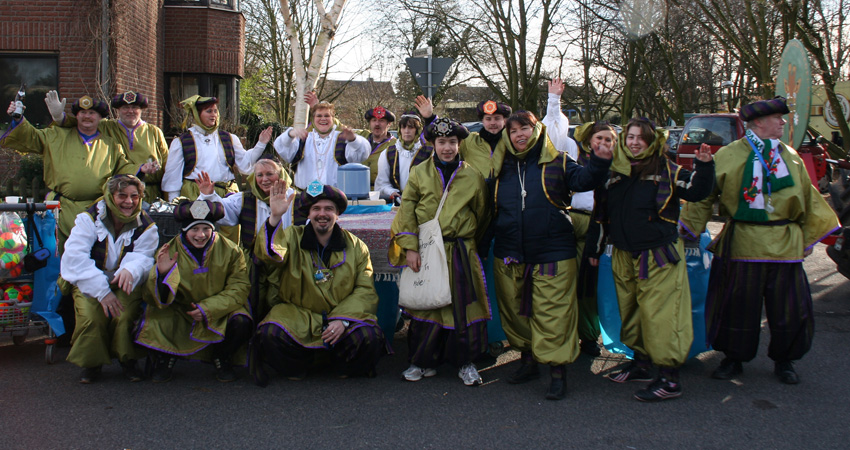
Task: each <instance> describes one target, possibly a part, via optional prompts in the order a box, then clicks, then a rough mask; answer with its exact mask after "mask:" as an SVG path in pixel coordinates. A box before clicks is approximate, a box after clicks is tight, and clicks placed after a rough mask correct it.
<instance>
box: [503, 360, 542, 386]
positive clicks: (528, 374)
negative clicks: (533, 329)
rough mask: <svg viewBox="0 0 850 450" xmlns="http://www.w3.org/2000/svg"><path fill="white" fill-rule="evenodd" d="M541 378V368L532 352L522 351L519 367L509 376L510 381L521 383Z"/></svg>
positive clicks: (511, 382)
mask: <svg viewBox="0 0 850 450" xmlns="http://www.w3.org/2000/svg"><path fill="white" fill-rule="evenodd" d="M538 378H540V369H538V368H537V361H535V360H534V356H532V355H531V352H522V354H521V356H520V358H519V369H517V371H516V372H514V373H513V374H511V376H509V377H508V383H510V384H521V383H527V382H529V381H531V380H536V379H538Z"/></svg>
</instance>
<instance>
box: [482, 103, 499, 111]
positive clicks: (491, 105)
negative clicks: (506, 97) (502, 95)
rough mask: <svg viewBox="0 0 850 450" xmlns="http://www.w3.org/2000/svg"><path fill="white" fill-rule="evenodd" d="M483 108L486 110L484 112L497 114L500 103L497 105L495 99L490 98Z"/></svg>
mask: <svg viewBox="0 0 850 450" xmlns="http://www.w3.org/2000/svg"><path fill="white" fill-rule="evenodd" d="M481 109H482V110H483V111H484V114H495V113H496V110H497V109H499V105H497V104H496V102H494V101H493V100H490V101H488V102H487V103H485V104H484V107H483V108H481Z"/></svg>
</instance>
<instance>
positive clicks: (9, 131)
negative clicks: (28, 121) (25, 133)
mask: <svg viewBox="0 0 850 450" xmlns="http://www.w3.org/2000/svg"><path fill="white" fill-rule="evenodd" d="M64 120H65V119H64V117H63V119H62V121H63V122H64ZM21 122H23V120H21V121H20V122H18V121H17V120H15V119H12V122H10V123H9V128H7V129H6V132H5V133H3V135H2V136H0V139H5V138H6V136H8V135H9V133H11V132H12V130H14V129H15V128H17V127H18V125H20V124H21Z"/></svg>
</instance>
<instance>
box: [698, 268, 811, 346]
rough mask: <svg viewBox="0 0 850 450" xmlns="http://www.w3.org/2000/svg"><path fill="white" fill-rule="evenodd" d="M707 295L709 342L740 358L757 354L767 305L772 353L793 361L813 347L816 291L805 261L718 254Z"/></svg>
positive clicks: (712, 269)
mask: <svg viewBox="0 0 850 450" xmlns="http://www.w3.org/2000/svg"><path fill="white" fill-rule="evenodd" d="M708 286H709V288H708V296H707V298H706V322H707V324H706V325H707V327H706V328H707V330H708V343H709V344H710V345H712V346H713V347H714V349H715V350H718V351H721V352H723V353H725V354H726V356H727V357H729V358H731V359H735V360H738V361H750V360H752V359H753V358H755V356H756V354H757V353H758V343H759V333H760V332H761V311H762V304H764V307H765V308H764V309H765V313H766V316H767V323H768V326H769V327H770V344H769V346H768V351H767V355H768V357H770V359H772V360H774V361H793V360H797V359H800V358H802V357H803V355H805V354H806V352H807V351H809V348H811V346H812V336H813V335H814V331H815V322H814V314H813V311H812V294H811V291H810V290H809V280H808V278H807V277H806V272H805V271H804V270H803V263H801V262H799V263H770V262H740V261H726V260H724V259H722V258H718V257H715V258H714V261H713V262H712V266H711V275H710V281H709V284H708Z"/></svg>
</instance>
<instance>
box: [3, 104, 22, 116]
mask: <svg viewBox="0 0 850 450" xmlns="http://www.w3.org/2000/svg"><path fill="white" fill-rule="evenodd" d="M24 108H26V106H25V107H24ZM15 109H17V106H15V101H14V100H12V101H11V102H9V109H7V110H6V114H8V115H10V116H11V115H12V114H14V113H15Z"/></svg>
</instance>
